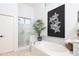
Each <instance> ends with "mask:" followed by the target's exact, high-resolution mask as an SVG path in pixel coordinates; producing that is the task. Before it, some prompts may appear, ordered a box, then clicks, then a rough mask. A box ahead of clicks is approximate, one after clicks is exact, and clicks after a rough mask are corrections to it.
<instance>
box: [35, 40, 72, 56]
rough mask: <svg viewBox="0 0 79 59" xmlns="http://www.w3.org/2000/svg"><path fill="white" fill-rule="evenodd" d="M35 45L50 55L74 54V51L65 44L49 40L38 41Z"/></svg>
mask: <svg viewBox="0 0 79 59" xmlns="http://www.w3.org/2000/svg"><path fill="white" fill-rule="evenodd" d="M34 47H35V48H37V49H39V50H40V51H42V52H44V53H45V54H47V55H49V56H72V53H70V51H69V50H68V49H67V48H66V47H64V46H63V45H60V44H57V43H52V42H49V41H41V42H36V44H35V45H34Z"/></svg>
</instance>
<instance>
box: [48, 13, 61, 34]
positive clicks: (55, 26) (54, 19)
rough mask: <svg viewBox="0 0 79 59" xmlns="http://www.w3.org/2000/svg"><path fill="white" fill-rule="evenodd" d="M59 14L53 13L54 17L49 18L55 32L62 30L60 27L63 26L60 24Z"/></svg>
mask: <svg viewBox="0 0 79 59" xmlns="http://www.w3.org/2000/svg"><path fill="white" fill-rule="evenodd" d="M58 16H59V14H57V13H54V15H52V17H50V20H49V22H50V27H51V29H53V30H54V32H55V33H56V32H60V27H61V25H59V24H60V23H61V22H60V21H59V19H58Z"/></svg>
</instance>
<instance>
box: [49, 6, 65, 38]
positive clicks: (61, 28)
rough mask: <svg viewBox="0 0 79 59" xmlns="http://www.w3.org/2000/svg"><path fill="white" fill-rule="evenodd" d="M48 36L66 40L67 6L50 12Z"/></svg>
mask: <svg viewBox="0 0 79 59" xmlns="http://www.w3.org/2000/svg"><path fill="white" fill-rule="evenodd" d="M48 36H53V37H61V38H65V5H61V6H59V7H57V8H55V9H53V10H51V11H49V12H48Z"/></svg>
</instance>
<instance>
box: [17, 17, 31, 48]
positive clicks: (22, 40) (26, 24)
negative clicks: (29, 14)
mask: <svg viewBox="0 0 79 59" xmlns="http://www.w3.org/2000/svg"><path fill="white" fill-rule="evenodd" d="M29 39H30V19H28V18H23V17H19V19H18V48H21V47H26V46H28V45H29Z"/></svg>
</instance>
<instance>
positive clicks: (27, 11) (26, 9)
mask: <svg viewBox="0 0 79 59" xmlns="http://www.w3.org/2000/svg"><path fill="white" fill-rule="evenodd" d="M18 16H20V17H26V18H34V13H33V8H32V7H31V6H29V5H27V4H23V3H19V4H18Z"/></svg>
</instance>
